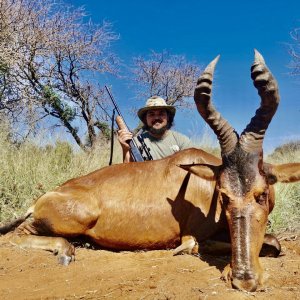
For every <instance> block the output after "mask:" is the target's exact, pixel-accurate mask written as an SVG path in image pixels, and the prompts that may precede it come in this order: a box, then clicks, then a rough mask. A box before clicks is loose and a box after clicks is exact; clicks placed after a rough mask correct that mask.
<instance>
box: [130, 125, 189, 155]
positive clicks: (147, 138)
mask: <svg viewBox="0 0 300 300" xmlns="http://www.w3.org/2000/svg"><path fill="white" fill-rule="evenodd" d="M140 136H141V137H142V138H143V139H144V142H145V144H146V146H147V147H148V148H149V151H150V154H151V155H152V157H153V159H154V160H156V159H161V158H164V157H166V156H169V155H172V154H174V153H176V152H177V151H180V150H183V149H187V148H192V147H193V146H194V145H193V143H192V142H191V140H190V139H189V138H188V137H187V136H185V135H183V134H181V133H179V132H176V131H173V130H168V131H167V132H166V134H165V135H164V137H163V138H161V139H157V138H155V137H153V136H152V135H150V134H149V132H148V131H143V132H142V133H141V134H140ZM134 140H135V142H136V143H137V145H138V147H139V148H140V147H141V143H140V142H139V141H138V138H137V137H134ZM143 156H145V153H144V152H143Z"/></svg>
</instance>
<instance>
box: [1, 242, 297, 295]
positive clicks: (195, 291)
mask: <svg viewBox="0 0 300 300" xmlns="http://www.w3.org/2000/svg"><path fill="white" fill-rule="evenodd" d="M1 240H2V238H0V243H1ZM281 244H282V246H283V255H282V256H280V257H278V258H261V260H262V264H263V267H264V268H265V270H266V272H267V273H268V274H269V275H270V277H269V279H268V281H267V283H266V285H265V286H264V287H263V288H260V289H259V291H257V292H255V293H245V292H240V291H236V290H233V289H231V288H230V286H229V284H226V283H225V282H223V281H222V280H220V275H221V271H222V270H223V268H224V266H225V265H226V264H227V263H228V260H229V258H228V257H220V256H219V257H211V256H203V257H202V258H201V259H200V258H198V257H195V256H190V255H180V256H172V251H171V250H170V251H167V250H166V251H148V252H119V253H116V252H110V251H104V250H92V249H86V248H78V249H77V250H76V261H75V262H73V263H71V264H70V265H69V266H67V267H65V266H61V265H58V264H57V260H56V258H55V257H54V256H53V255H52V254H51V253H49V252H45V251H40V250H27V249H20V248H17V247H15V246H12V245H9V244H4V245H3V244H2V245H1V246H0V299H2V300H5V299H14V300H15V299H26V300H27V299H145V300H149V299H157V300H160V299H161V300H162V299H189V300H193V299H222V300H225V299H272V300H277V299H278V300H279V299H280V300H282V299H289V300H290V299H300V239H299V238H297V236H289V237H285V238H283V239H282V241H281Z"/></svg>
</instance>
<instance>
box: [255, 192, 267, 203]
mask: <svg viewBox="0 0 300 300" xmlns="http://www.w3.org/2000/svg"><path fill="white" fill-rule="evenodd" d="M267 199H268V193H267V192H263V193H261V194H258V195H256V196H255V200H256V203H258V204H260V205H264V204H265V203H266V201H267Z"/></svg>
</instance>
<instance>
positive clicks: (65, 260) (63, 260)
mask: <svg viewBox="0 0 300 300" xmlns="http://www.w3.org/2000/svg"><path fill="white" fill-rule="evenodd" d="M72 260H73V259H72V256H68V255H66V254H61V255H58V263H59V264H60V265H63V266H68V265H69V264H70V262H71V261H72Z"/></svg>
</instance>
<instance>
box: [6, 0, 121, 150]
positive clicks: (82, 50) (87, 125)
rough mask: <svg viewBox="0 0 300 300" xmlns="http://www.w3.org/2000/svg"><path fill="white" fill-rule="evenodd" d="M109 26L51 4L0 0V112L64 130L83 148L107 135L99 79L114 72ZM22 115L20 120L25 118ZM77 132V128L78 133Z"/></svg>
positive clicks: (41, 0)
mask: <svg viewBox="0 0 300 300" xmlns="http://www.w3.org/2000/svg"><path fill="white" fill-rule="evenodd" d="M117 39H118V36H117V35H116V34H115V33H114V32H113V31H112V28H111V24H110V23H108V22H104V23H103V24H102V25H95V24H93V23H92V22H91V21H86V13H85V11H84V9H83V8H79V9H73V8H72V7H69V6H66V5H63V4H62V3H60V4H57V2H56V1H55V0H1V3H0V62H1V63H0V109H2V110H4V111H5V113H10V114H11V116H12V119H13V120H15V121H20V119H21V116H22V117H23V119H24V118H25V119H26V122H27V124H33V125H36V124H38V123H39V122H41V121H42V120H45V119H47V120H49V121H48V123H50V124H51V125H52V126H63V127H64V128H65V129H66V130H67V131H68V132H69V133H70V134H71V135H72V137H73V138H74V140H75V141H76V143H77V144H78V145H79V146H80V147H81V148H82V149H84V150H86V149H88V148H89V147H93V145H95V142H96V140H97V137H98V135H99V134H102V135H103V134H107V126H106V123H105V120H104V115H105V113H104V112H103V110H102V108H103V106H105V96H104V89H103V88H102V87H101V86H100V85H99V84H98V83H97V80H99V78H100V77H99V75H101V74H104V73H109V74H113V75H116V74H117V73H118V59H117V57H116V56H115V54H114V53H113V52H112V51H111V49H110V46H111V43H112V42H114V41H116V40H117ZM24 116H25V117H24ZM79 128H80V130H79Z"/></svg>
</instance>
